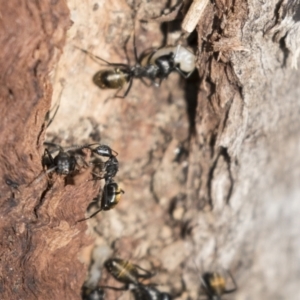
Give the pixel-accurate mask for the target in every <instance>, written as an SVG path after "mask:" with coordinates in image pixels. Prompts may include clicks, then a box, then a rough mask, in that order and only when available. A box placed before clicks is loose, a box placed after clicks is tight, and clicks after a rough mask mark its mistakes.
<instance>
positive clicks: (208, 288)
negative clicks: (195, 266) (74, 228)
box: [201, 271, 237, 300]
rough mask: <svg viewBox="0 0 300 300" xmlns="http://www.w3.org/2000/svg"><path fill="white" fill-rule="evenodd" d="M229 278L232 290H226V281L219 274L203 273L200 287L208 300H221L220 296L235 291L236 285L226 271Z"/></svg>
mask: <svg viewBox="0 0 300 300" xmlns="http://www.w3.org/2000/svg"><path fill="white" fill-rule="evenodd" d="M227 273H228V275H229V276H230V278H231V280H232V283H233V285H234V287H233V288H232V289H226V279H225V277H224V276H222V275H221V274H219V273H216V272H213V273H209V272H207V273H204V274H203V275H202V277H201V285H202V288H203V289H204V291H205V292H206V294H207V296H208V297H209V299H210V300H221V296H222V295H224V294H230V293H233V292H235V291H236V290H237V284H236V282H235V280H234V278H233V276H232V274H231V273H230V272H229V271H227Z"/></svg>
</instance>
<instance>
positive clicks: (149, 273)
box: [123, 191, 156, 285]
mask: <svg viewBox="0 0 300 300" xmlns="http://www.w3.org/2000/svg"><path fill="white" fill-rule="evenodd" d="M123 192H124V191H123ZM134 266H135V267H136V268H137V269H140V270H141V271H143V272H145V274H138V277H140V278H144V279H148V278H151V277H153V276H155V275H156V273H155V272H150V271H148V270H145V269H143V268H142V267H140V266H138V265H134ZM151 285H152V284H151Z"/></svg>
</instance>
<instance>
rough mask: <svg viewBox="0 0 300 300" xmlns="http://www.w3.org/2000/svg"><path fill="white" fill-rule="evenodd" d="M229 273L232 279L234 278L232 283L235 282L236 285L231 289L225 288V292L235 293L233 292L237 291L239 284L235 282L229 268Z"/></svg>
mask: <svg viewBox="0 0 300 300" xmlns="http://www.w3.org/2000/svg"><path fill="white" fill-rule="evenodd" d="M227 273H228V275H229V276H230V278H231V280H232V283H233V285H234V287H233V288H232V289H230V290H225V291H224V294H230V293H233V292H235V291H236V290H237V289H238V286H237V284H236V282H235V280H234V278H233V276H232V274H231V272H230V271H229V270H227Z"/></svg>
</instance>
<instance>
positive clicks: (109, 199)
mask: <svg viewBox="0 0 300 300" xmlns="http://www.w3.org/2000/svg"><path fill="white" fill-rule="evenodd" d="M124 193H125V192H124V191H123V190H122V189H121V188H120V187H119V185H118V184H117V183H116V182H114V181H113V180H112V179H110V180H108V181H106V182H105V185H104V187H103V191H102V193H101V192H100V193H99V194H98V196H97V197H96V198H95V199H94V201H93V203H96V204H97V206H98V207H99V209H98V210H97V211H95V212H94V213H93V214H91V215H90V216H89V217H87V218H84V219H81V220H78V221H77V222H82V221H85V220H88V219H91V218H93V217H94V216H95V215H97V214H98V213H99V212H100V211H102V210H110V209H112V208H114V207H115V206H116V205H117V204H118V203H119V201H120V200H121V195H122V194H124Z"/></svg>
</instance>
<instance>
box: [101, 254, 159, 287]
mask: <svg viewBox="0 0 300 300" xmlns="http://www.w3.org/2000/svg"><path fill="white" fill-rule="evenodd" d="M104 266H105V268H106V269H107V271H108V272H109V273H110V274H111V275H112V276H113V277H114V278H115V279H116V280H118V281H119V282H122V283H125V284H130V283H132V284H139V283H140V282H139V279H140V278H142V279H147V278H151V277H153V276H154V275H155V274H153V273H151V272H149V271H147V270H144V269H143V268H141V267H139V266H138V265H135V264H132V263H130V262H129V261H126V260H123V259H120V258H111V259H108V260H107V261H106V262H105V264H104Z"/></svg>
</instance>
